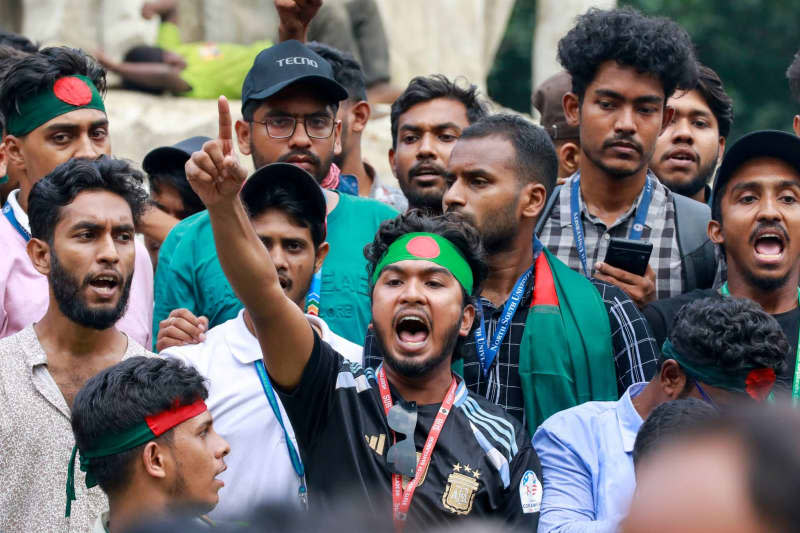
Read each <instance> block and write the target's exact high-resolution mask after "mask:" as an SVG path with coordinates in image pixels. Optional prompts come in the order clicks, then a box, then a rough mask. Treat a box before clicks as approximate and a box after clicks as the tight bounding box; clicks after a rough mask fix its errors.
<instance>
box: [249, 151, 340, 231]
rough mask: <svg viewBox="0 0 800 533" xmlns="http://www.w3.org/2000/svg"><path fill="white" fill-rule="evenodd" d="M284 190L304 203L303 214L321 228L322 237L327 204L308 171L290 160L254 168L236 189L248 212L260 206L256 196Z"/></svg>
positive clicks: (256, 209) (254, 210)
mask: <svg viewBox="0 0 800 533" xmlns="http://www.w3.org/2000/svg"><path fill="white" fill-rule="evenodd" d="M279 189H280V190H282V191H285V192H286V193H287V194H288V195H289V196H290V197H292V198H293V199H295V200H296V201H297V202H299V203H300V204H301V205H302V206H303V214H304V216H305V217H306V218H307V219H308V221H309V222H310V223H311V225H312V226H317V227H321V228H322V239H323V240H324V239H325V235H326V233H327V228H326V225H325V220H326V215H327V206H326V204H325V196H324V194H323V193H322V188H321V187H320V186H319V183H317V180H315V179H314V178H313V177H312V176H311V174H309V173H308V172H306V171H305V170H303V169H302V168H300V167H298V166H296V165H292V164H290V163H272V164H271V165H267V166H264V167H261V168H260V169H258V170H256V171H255V172H254V173H253V175H252V176H250V177H249V178H248V179H247V181H245V182H244V186H243V187H242V190H241V192H240V193H239V194H240V196H241V198H242V203H244V206H245V208H246V209H247V211H248V212H249V213H255V212H257V211H258V210H259V199H260V198H263V197H264V195H265V194H267V193H268V192H273V191H276V190H279Z"/></svg>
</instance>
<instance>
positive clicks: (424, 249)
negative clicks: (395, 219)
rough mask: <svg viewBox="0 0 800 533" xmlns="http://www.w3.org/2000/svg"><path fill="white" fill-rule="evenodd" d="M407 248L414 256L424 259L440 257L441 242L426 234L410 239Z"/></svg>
mask: <svg viewBox="0 0 800 533" xmlns="http://www.w3.org/2000/svg"><path fill="white" fill-rule="evenodd" d="M406 250H408V253H410V254H412V255H413V256H415V257H421V258H422V259H433V258H434V257H439V254H440V253H441V251H440V250H439V243H437V242H436V241H435V240H433V239H432V238H431V237H426V236H419V237H414V238H413V239H411V240H410V241H408V244H406Z"/></svg>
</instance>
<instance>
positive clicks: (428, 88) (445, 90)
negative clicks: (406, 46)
mask: <svg viewBox="0 0 800 533" xmlns="http://www.w3.org/2000/svg"><path fill="white" fill-rule="evenodd" d="M460 80H464V82H466V80H465V79H464V78H456V79H455V80H453V81H450V80H449V79H447V77H446V76H444V75H443V74H434V75H433V76H417V77H416V78H414V79H412V80H411V82H410V83H409V84H408V87H406V90H405V91H403V94H401V95H400V96H398V97H397V100H395V101H394V103H393V104H392V110H391V114H390V118H391V125H392V146H393V147H395V148H396V147H397V128H398V122H399V121H400V115H402V114H403V113H405V112H406V111H408V110H409V109H411V108H412V107H414V106H415V105H417V104H422V103H424V102H430V101H431V100H435V99H437V98H449V99H452V100H457V101H459V102H461V103H462V104H464V107H465V108H467V121H468V122H469V123H470V124H472V123H474V122H477V121H478V120H480V119H482V118H483V117H485V116H486V115H488V114H489V111H488V109H487V107H486V103H485V102H484V101H483V99H482V98H481V97H480V93H479V92H478V87H477V86H476V85H472V84H469V83H467V86H466V87H464V86H462V84H463V82H461V81H460Z"/></svg>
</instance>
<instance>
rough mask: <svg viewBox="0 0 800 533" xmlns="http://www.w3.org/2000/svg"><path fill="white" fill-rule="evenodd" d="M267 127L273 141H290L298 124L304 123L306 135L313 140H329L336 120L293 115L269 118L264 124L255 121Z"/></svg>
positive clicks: (326, 116)
mask: <svg viewBox="0 0 800 533" xmlns="http://www.w3.org/2000/svg"><path fill="white" fill-rule="evenodd" d="M253 122H255V123H257V124H263V125H264V126H266V127H267V135H269V136H270V137H272V138H273V139H288V138H290V137H291V136H292V135H294V130H295V128H296V127H297V123H298V122H302V123H303V127H304V128H305V130H306V135H308V136H309V137H311V138H312V139H327V138H328V137H330V136H331V133H333V127H334V126H335V125H336V120H334V118H333V117H330V116H328V115H304V116H303V117H302V118H298V117H293V116H291V115H285V116H275V117H267V118H266V119H265V120H264V121H263V122H260V121H258V120H253Z"/></svg>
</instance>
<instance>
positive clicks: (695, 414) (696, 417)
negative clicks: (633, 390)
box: [633, 398, 719, 468]
mask: <svg viewBox="0 0 800 533" xmlns="http://www.w3.org/2000/svg"><path fill="white" fill-rule="evenodd" d="M718 415H719V411H717V410H716V409H715V408H714V407H712V406H711V405H710V404H708V403H707V402H704V401H703V400H699V399H697V398H681V399H678V400H673V401H671V402H665V403H662V404H661V405H659V406H658V407H656V408H655V409H653V411H652V412H651V413H650V415H648V417H647V419H646V420H645V421H644V423H643V424H642V425H641V427H640V428H639V432H638V433H637V434H636V442H635V443H634V445H633V466H634V468H636V465H638V464H639V462H640V461H641V459H642V458H643V457H646V456H647V455H649V454H650V453H652V451H653V450H654V449H656V447H658V446H659V445H661V444H663V443H664V441H666V440H668V439H671V438H672V437H675V436H677V435H680V434H681V433H683V432H684V431H686V430H687V429H689V428H693V427H695V426H697V425H700V424H704V423H706V422H707V421H708V420H711V419H712V418H714V417H716V416H718Z"/></svg>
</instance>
